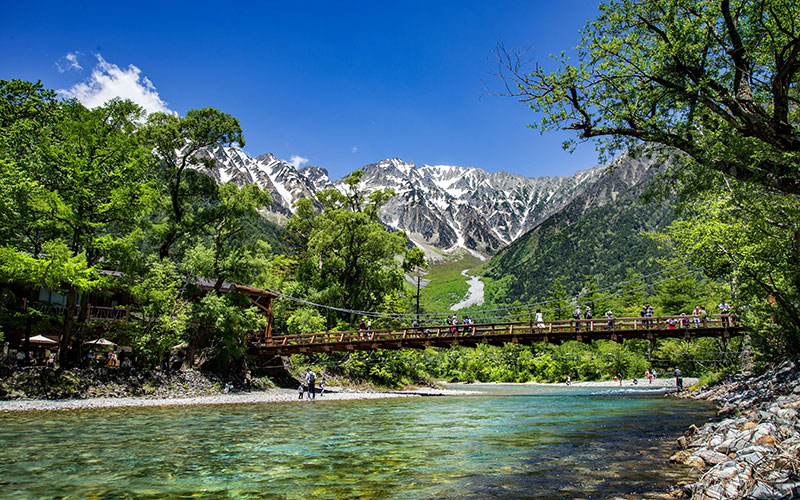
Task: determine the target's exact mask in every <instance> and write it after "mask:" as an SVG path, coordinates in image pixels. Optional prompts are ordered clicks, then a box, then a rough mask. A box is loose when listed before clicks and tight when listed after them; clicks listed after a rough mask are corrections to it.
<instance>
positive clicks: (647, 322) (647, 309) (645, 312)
mask: <svg viewBox="0 0 800 500" xmlns="http://www.w3.org/2000/svg"><path fill="white" fill-rule="evenodd" d="M642 317H643V318H644V320H643V321H642V324H643V325H644V327H645V328H650V327H651V326H652V325H653V320H652V319H650V318H652V317H653V306H651V305H650V302H648V303H646V304H645V305H643V306H642Z"/></svg>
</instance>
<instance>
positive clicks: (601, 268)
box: [486, 156, 675, 301]
mask: <svg viewBox="0 0 800 500" xmlns="http://www.w3.org/2000/svg"><path fill="white" fill-rule="evenodd" d="M656 161H658V160H654V159H649V158H629V157H625V156H622V157H619V158H617V159H616V160H614V161H613V162H612V163H611V165H609V166H610V167H611V168H610V169H607V170H606V172H605V173H604V174H603V175H602V176H601V177H600V178H599V179H598V180H597V181H596V182H594V183H593V184H592V185H591V186H589V187H587V188H586V189H585V190H583V191H582V192H581V193H580V194H578V195H576V196H575V197H574V198H573V199H572V200H571V201H570V202H569V203H568V204H567V205H565V206H564V207H563V208H562V209H561V210H559V211H558V212H555V213H553V214H552V215H551V216H550V217H548V218H547V219H546V220H544V221H542V222H541V223H540V224H538V225H537V226H536V227H535V228H533V229H532V230H531V231H529V232H527V233H526V234H524V235H523V236H521V237H520V238H518V239H516V240H515V241H514V242H512V243H511V244H509V245H508V246H506V247H504V248H503V249H502V250H501V251H499V252H498V253H497V255H495V256H494V257H493V258H492V260H491V261H490V262H489V264H488V266H487V271H486V273H487V275H488V276H490V277H492V278H495V279H503V278H504V277H505V278H506V279H508V280H509V283H508V284H507V289H508V290H509V293H510V294H511V295H513V296H514V297H516V298H519V299H520V300H526V301H528V300H544V299H546V298H547V293H548V289H549V287H550V286H551V285H552V283H553V281H554V280H555V279H556V278H561V279H562V284H563V286H564V287H565V289H566V292H567V293H569V294H575V293H578V292H580V289H581V287H582V286H583V281H584V277H585V276H589V275H591V276H599V277H600V278H602V281H604V282H614V281H622V280H623V279H624V277H625V273H626V271H627V270H628V269H633V270H635V271H637V272H640V273H642V274H644V273H647V272H650V271H653V270H655V269H657V268H658V263H657V260H656V257H658V256H660V255H661V252H660V251H659V250H658V245H657V244H656V243H655V241H653V240H652V239H650V238H648V237H646V236H645V233H648V232H651V231H655V230H660V229H662V228H664V227H665V226H666V225H668V224H669V223H670V222H672V220H674V217H675V214H674V209H673V204H672V202H671V201H670V200H665V201H664V202H662V203H661V204H660V205H648V204H647V203H645V202H644V201H643V200H642V198H641V195H642V193H643V192H644V191H645V190H646V189H647V187H648V186H649V185H650V184H651V183H652V182H653V181H654V180H655V177H656V175H657V173H658V172H659V170H660V169H659V168H658V165H657V164H656V163H655V162H656Z"/></svg>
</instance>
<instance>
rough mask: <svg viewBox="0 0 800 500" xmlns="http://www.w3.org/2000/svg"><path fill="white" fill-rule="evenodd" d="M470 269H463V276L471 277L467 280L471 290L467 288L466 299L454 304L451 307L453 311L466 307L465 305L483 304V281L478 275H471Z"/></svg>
mask: <svg viewBox="0 0 800 500" xmlns="http://www.w3.org/2000/svg"><path fill="white" fill-rule="evenodd" d="M467 271H469V269H464V270H463V271H461V276H464V277H465V278H469V279H468V280H467V285H469V290H467V296H466V297H464V300H462V301H461V302H459V303H458V304H454V305H453V306H451V307H450V310H451V311H458V310H461V309H464V308H465V307H469V306H479V305H482V304H483V281H481V279H480V278H479V277H478V276H470V275H468V274H467Z"/></svg>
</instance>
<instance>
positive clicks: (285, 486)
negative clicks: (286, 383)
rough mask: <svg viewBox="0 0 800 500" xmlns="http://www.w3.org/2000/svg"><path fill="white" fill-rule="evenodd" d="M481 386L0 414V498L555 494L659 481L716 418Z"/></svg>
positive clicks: (618, 393)
mask: <svg viewBox="0 0 800 500" xmlns="http://www.w3.org/2000/svg"><path fill="white" fill-rule="evenodd" d="M466 387H468V388H472V389H475V390H479V391H480V394H479V395H471V396H446V397H426V398H407V399H383V400H364V401H323V400H322V399H324V398H322V399H320V400H318V401H316V402H295V403H271V404H251V405H227V406H225V405H222V406H195V407H157V408H115V409H102V410H75V411H61V412H26V413H8V414H3V415H0V442H2V443H3V446H2V448H0V471H2V474H0V498H14V499H23V498H24V499H32V498H48V499H50V498H53V499H55V498H59V499H79V498H81V499H82V498H94V499H111V498H124V499H162V498H170V499H178V498H181V499H182V498H209V499H211V498H213V499H216V498H241V499H257V498H266V499H273V498H274V499H307V498H330V499H339V498H341V499H352V498H375V499H378V498H381V499H382V498H390V499H428V498H452V499H456V498H457V499H486V498H496V499H552V498H575V497H580V498H606V497H608V496H611V495H622V494H631V493H633V494H634V495H635V494H637V493H641V492H646V491H654V490H663V489H665V488H667V487H668V486H669V485H670V484H672V483H674V482H675V481H676V478H677V477H680V476H681V475H683V474H684V470H682V469H678V468H677V466H673V465H670V464H669V463H668V461H667V457H668V456H669V453H670V451H671V450H670V445H665V443H666V442H667V440H668V441H670V442H674V439H675V438H677V436H679V435H680V434H681V432H683V430H685V429H686V428H687V427H688V426H689V425H690V424H693V423H694V424H699V423H701V422H703V421H705V420H707V419H708V418H709V417H710V416H711V415H713V408H712V407H711V406H710V405H709V404H707V403H703V402H698V401H693V400H676V399H672V398H664V397H663V395H662V394H661V393H659V392H650V391H647V390H642V389H634V390H628V389H626V390H623V389H613V388H587V387H552V386H546V387H540V386H503V385H497V386H492V385H488V386H466Z"/></svg>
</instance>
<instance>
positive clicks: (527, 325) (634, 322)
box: [250, 316, 741, 355]
mask: <svg viewBox="0 0 800 500" xmlns="http://www.w3.org/2000/svg"><path fill="white" fill-rule="evenodd" d="M682 318H685V316H684V317H681V316H658V317H653V318H649V320H646V319H644V318H641V317H636V318H619V319H614V320H613V322H611V324H609V321H608V320H607V319H606V318H595V319H588V320H587V319H581V320H580V321H578V322H576V321H575V320H566V321H546V322H543V323H539V324H536V323H534V322H531V321H524V322H510V323H491V324H473V325H458V326H457V327H453V326H447V325H441V326H420V327H411V326H406V327H400V328H394V329H384V330H355V331H346V332H321V333H309V334H303V335H273V336H271V337H269V338H263V339H259V340H257V341H255V342H253V343H251V345H250V348H251V350H252V351H254V352H257V353H258V354H261V355H289V354H301V353H312V352H337V351H338V352H342V351H344V352H348V351H373V350H377V349H424V348H426V347H429V346H430V347H450V346H453V345H462V346H469V347H474V346H476V345H478V344H490V345H503V344H504V343H506V342H512V343H521V344H531V343H533V342H550V343H561V342H565V341H568V340H577V341H579V342H591V341H593V340H598V339H608V340H613V341H616V342H621V341H623V340H626V339H650V340H655V339H662V338H686V339H691V338H695V337H722V338H728V337H730V336H733V335H738V334H740V333H741V327H739V326H737V325H735V324H728V322H727V321H725V320H724V319H723V318H720V317H713V318H708V320H706V321H705V322H701V323H700V324H699V325H697V327H696V328H695V324H694V323H692V320H691V318H689V321H690V323H689V325H688V328H686V327H684V325H683V324H682V322H681V319H682ZM670 319H673V320H676V321H677V325H674V324H670Z"/></svg>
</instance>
